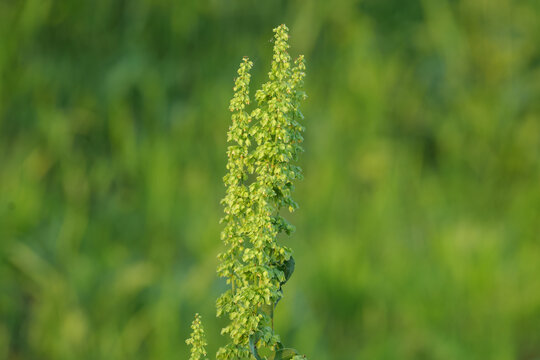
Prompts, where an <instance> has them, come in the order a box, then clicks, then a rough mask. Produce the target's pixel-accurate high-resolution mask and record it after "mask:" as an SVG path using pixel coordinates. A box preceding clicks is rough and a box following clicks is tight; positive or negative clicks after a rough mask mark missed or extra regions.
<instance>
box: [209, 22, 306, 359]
mask: <svg viewBox="0 0 540 360" xmlns="http://www.w3.org/2000/svg"><path fill="white" fill-rule="evenodd" d="M274 32H275V35H274V39H275V42H274V52H273V58H272V64H271V70H270V72H269V73H268V78H269V81H268V82H266V83H265V84H263V86H262V88H261V89H260V90H258V91H257V92H256V94H255V98H256V100H257V105H258V106H257V108H256V109H254V110H253V111H252V112H251V113H248V112H247V110H246V109H247V106H248V105H249V103H250V100H249V81H250V75H249V70H250V69H251V67H252V63H251V62H250V61H249V60H248V59H246V58H245V59H244V61H243V62H242V63H241V65H240V68H239V70H238V75H239V77H238V78H237V79H236V81H235V87H234V91H235V93H234V96H233V99H232V100H231V105H230V110H231V111H232V113H233V114H232V125H231V127H230V128H229V133H228V141H229V142H232V145H231V146H229V148H228V151H227V156H228V163H227V169H228V173H227V175H226V176H225V177H224V182H225V185H226V186H227V193H226V196H225V198H224V199H223V201H222V204H223V205H224V207H225V209H224V211H225V216H224V217H223V219H222V221H223V222H224V223H225V228H224V229H223V232H222V234H221V237H222V240H223V241H224V243H225V246H226V250H225V251H224V252H223V253H222V254H220V255H219V260H220V265H219V266H218V273H219V275H220V276H222V277H225V278H227V282H228V283H229V284H231V288H230V289H229V290H228V291H226V292H225V293H224V294H223V295H222V296H221V297H220V298H219V299H218V301H217V313H218V316H219V315H222V314H226V315H228V318H229V320H230V323H229V325H228V326H226V327H225V328H223V330H222V334H226V335H228V336H229V337H230V339H231V340H230V343H229V344H227V345H226V346H225V347H222V348H221V349H220V350H219V351H218V354H217V359H218V360H233V359H234V360H236V359H256V360H260V359H261V357H260V356H259V355H258V349H259V348H261V347H264V348H267V349H269V350H270V351H272V350H273V351H274V357H275V358H276V359H277V358H282V357H284V356H288V355H285V354H289V355H291V354H292V355H297V354H298V353H297V352H296V351H293V350H292V349H289V348H287V349H285V348H284V347H283V345H282V344H281V340H280V338H279V336H278V335H277V334H275V333H274V309H275V307H276V305H277V303H278V302H279V300H280V299H281V297H282V296H283V291H282V287H283V285H284V284H285V283H286V282H287V280H288V279H289V278H290V276H291V275H292V272H293V270H294V259H293V258H292V250H291V249H290V248H288V247H286V246H282V245H280V244H278V242H277V236H278V235H279V234H280V233H282V232H285V233H286V234H290V233H291V232H292V231H294V227H293V226H292V225H291V224H289V223H288V222H287V220H286V219H285V218H283V217H282V216H281V215H280V210H281V208H283V207H287V208H288V209H289V210H290V211H293V210H295V209H296V208H297V207H298V205H297V204H296V202H295V201H294V200H293V198H292V190H293V188H294V187H293V182H294V180H296V179H300V178H301V177H302V174H301V169H300V167H298V166H296V165H295V164H294V162H295V161H296V160H297V158H298V154H299V153H300V152H302V151H303V149H302V147H301V146H300V143H301V142H302V140H303V138H302V135H301V133H302V131H303V130H304V128H303V127H302V125H301V124H300V121H301V119H302V114H301V112H300V110H299V104H300V101H301V100H303V99H304V98H305V94H304V93H303V90H302V85H303V77H304V70H305V66H304V62H303V57H300V58H299V59H298V60H297V61H296V62H295V63H294V67H292V66H291V57H290V56H289V54H288V52H287V50H288V48H289V44H288V39H289V35H288V29H287V27H286V26H285V25H281V26H279V27H277V28H276V29H274ZM249 175H254V176H252V177H251V178H250V177H249ZM286 351H287V353H286ZM292 355H291V356H292Z"/></svg>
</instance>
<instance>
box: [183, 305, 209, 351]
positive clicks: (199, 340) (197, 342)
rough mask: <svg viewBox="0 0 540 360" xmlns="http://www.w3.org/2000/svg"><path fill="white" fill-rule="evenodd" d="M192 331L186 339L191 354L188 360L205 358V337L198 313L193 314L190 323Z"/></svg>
mask: <svg viewBox="0 0 540 360" xmlns="http://www.w3.org/2000/svg"><path fill="white" fill-rule="evenodd" d="M191 328H192V329H193V332H192V333H191V336H190V337H189V339H187V340H186V344H188V345H191V356H190V357H189V360H201V359H204V360H206V348H205V347H206V345H207V344H206V337H205V335H204V328H203V326H202V324H201V317H200V316H199V314H195V319H194V320H193V322H192V323H191Z"/></svg>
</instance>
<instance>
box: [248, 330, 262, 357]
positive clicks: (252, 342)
mask: <svg viewBox="0 0 540 360" xmlns="http://www.w3.org/2000/svg"><path fill="white" fill-rule="evenodd" d="M259 338H260V334H259V333H255V334H253V335H251V336H250V337H249V350H250V351H251V354H253V356H254V357H255V359H257V360H262V359H261V357H260V356H259V353H258V352H257V342H258V341H259Z"/></svg>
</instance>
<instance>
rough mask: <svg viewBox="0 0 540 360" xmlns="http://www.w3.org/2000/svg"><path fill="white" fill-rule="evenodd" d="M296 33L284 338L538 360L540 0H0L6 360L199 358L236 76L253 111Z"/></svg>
mask: <svg viewBox="0 0 540 360" xmlns="http://www.w3.org/2000/svg"><path fill="white" fill-rule="evenodd" d="M283 22H284V23H286V24H288V25H289V27H290V28H291V32H290V35H291V37H290V44H291V53H293V52H294V53H295V54H296V53H299V54H305V56H306V59H309V64H308V65H309V73H308V74H309V76H308V77H307V78H306V83H305V88H306V91H307V92H308V94H309V98H308V99H307V100H306V101H305V102H304V103H303V105H302V112H303V113H304V115H305V116H306V119H309V123H306V125H307V129H306V132H304V133H303V134H302V135H303V136H304V138H305V140H304V143H303V145H304V147H305V148H306V152H305V153H303V154H302V156H301V157H300V159H299V162H298V165H299V166H301V167H302V169H303V172H304V175H305V179H304V180H303V181H302V183H301V186H297V188H296V190H295V192H294V200H295V201H296V202H298V203H299V204H300V205H301V210H300V211H296V212H295V213H293V214H287V215H286V217H287V219H288V220H289V221H290V222H292V223H294V225H295V226H296V227H297V228H298V231H297V232H296V233H295V234H294V236H291V237H290V238H286V237H284V236H282V235H280V237H279V239H280V240H281V239H284V241H283V243H284V244H286V245H287V246H289V247H291V248H293V249H294V259H295V260H296V264H297V265H298V266H297V269H296V270H295V272H294V275H293V276H292V277H291V278H290V280H289V281H288V282H287V284H286V285H284V286H283V289H284V291H285V296H284V297H282V299H281V300H280V302H279V305H278V307H277V308H276V311H275V314H274V317H275V319H274V320H275V324H274V325H275V331H276V333H278V334H279V335H280V338H281V340H282V341H283V344H284V347H287V346H292V347H295V348H297V349H301V350H302V352H303V353H305V354H308V355H309V356H310V358H314V359H316V360H336V359H340V360H341V359H343V360H348V359H354V360H356V359H370V360H371V359H373V360H385V359H391V360H392V359H400V360H418V359H433V360H455V359H463V360H486V359H495V360H513V359H522V360H523V359H538V358H540V282H539V281H538V274H539V273H540V241H539V235H538V234H540V221H539V218H538V214H539V211H538V209H540V186H539V184H538V179H540V161H539V159H540V116H539V114H540V71H539V65H540V62H539V59H540V45H539V41H538V34H540V1H538V0H519V1H515V0H498V1H486V0H410V1H402V0H385V1H381V0H361V1H357V0H334V1H310V0H307V1H306V0H286V1H285V0H281V1H253V0H249V1H248V0H234V1H205V0H182V1H178V0H159V1H146V0H129V1H125V0H92V1H84V0H82V1H73V0H54V1H52V0H16V1H14V0H12V1H9V0H8V1H0V359H2V360H4V359H8V360H33V359H38V360H73V359H77V360H96V359H111V360H148V359H157V360H172V359H175V360H176V359H188V358H189V351H190V349H189V347H187V346H186V344H185V343H184V341H181V340H179V339H185V338H187V337H188V336H189V333H190V332H191V329H190V328H189V326H187V324H189V323H190V322H191V320H192V316H193V314H194V313H195V312H200V313H201V314H210V315H211V314H212V312H213V311H214V309H215V298H216V297H217V296H219V294H221V293H222V292H223V291H224V290H225V289H226V284H224V283H225V281H224V280H223V279H221V278H219V277H217V276H216V265H217V263H218V261H217V259H216V256H215V254H217V253H220V252H224V251H225V250H226V249H225V247H224V245H223V244H222V243H221V242H220V241H216V239H218V238H219V234H220V232H221V231H222V230H223V226H222V225H220V224H218V222H217V221H216V219H218V218H220V217H221V216H222V214H223V208H222V206H220V204H219V202H218V201H216V199H221V198H222V197H223V196H224V193H225V189H224V187H223V182H222V177H223V175H224V168H225V165H226V161H227V158H226V156H224V151H223V150H224V149H225V147H226V146H227V144H226V137H225V136H224V134H225V132H226V131H227V127H228V126H229V123H230V118H229V116H228V115H229V114H227V112H226V111H224V109H226V108H227V106H228V105H229V100H230V97H231V95H232V86H231V85H232V83H231V75H232V74H233V72H234V71H236V69H237V66H238V60H240V59H239V56H240V57H241V56H242V55H244V54H249V56H250V59H251V60H252V61H253V62H254V67H253V69H252V70H251V74H252V83H254V84H255V83H256V84H257V86H256V87H255V86H253V91H252V92H251V94H252V100H253V103H254V104H251V105H250V106H252V105H255V106H256V99H254V97H253V95H254V94H255V90H257V89H259V84H260V83H263V82H265V81H266V75H267V74H266V73H267V72H268V70H269V69H270V60H271V57H272V55H271V54H272V45H273V43H271V42H269V40H270V39H271V35H270V34H269V31H268V30H269V29H272V28H273V27H275V25H276V24H281V23H283ZM239 54H240V55H239ZM251 109H252V108H250V112H251ZM252 123H253V121H252ZM250 124H251V123H250ZM230 144H231V143H230ZM251 146H252V148H254V146H255V144H252V145H251ZM252 177H255V175H252ZM283 210H286V209H283ZM271 309H272V307H271V306H268V307H265V308H264V309H263V311H265V312H267V313H269V314H270V312H271ZM227 322H228V318H227V316H226V315H223V317H221V318H216V317H215V316H204V327H205V331H206V336H207V340H208V344H209V345H208V346H207V352H208V353H209V354H210V355H211V356H209V357H211V358H213V357H214V355H215V353H216V351H217V350H218V348H219V346H220V345H222V344H224V343H225V341H226V339H229V337H228V336H227V337H225V336H220V335H219V331H220V329H221V328H222V327H224V326H225V325H227ZM259 354H260V355H261V357H263V356H266V357H271V356H272V354H271V352H270V351H267V349H264V348H259Z"/></svg>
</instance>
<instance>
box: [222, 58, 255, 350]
mask: <svg viewBox="0 0 540 360" xmlns="http://www.w3.org/2000/svg"><path fill="white" fill-rule="evenodd" d="M252 66H253V63H252V62H251V61H249V59H248V58H244V59H243V61H242V63H241V64H240V67H239V69H238V78H236V80H235V86H234V92H235V93H234V96H233V98H232V100H231V103H230V106H229V109H230V110H231V112H232V124H231V126H230V128H229V132H228V134H227V141H228V142H231V143H232V145H230V146H229V148H228V150H227V157H228V161H227V169H228V173H227V175H225V177H224V178H223V181H224V183H225V185H226V186H227V193H226V195H225V198H224V199H223V200H222V204H223V205H224V207H225V209H224V212H225V216H224V217H223V219H222V222H224V223H225V228H224V229H223V231H222V233H221V239H222V240H223V242H224V243H225V245H226V246H227V248H226V250H225V252H223V253H221V254H219V255H218V258H219V260H220V265H219V266H218V274H219V275H220V276H222V277H225V278H227V283H229V284H231V289H229V290H228V291H226V292H225V293H224V294H223V295H221V296H220V297H219V299H218V300H217V314H218V316H221V315H222V314H226V315H228V317H229V320H231V323H230V325H229V326H227V327H225V328H224V329H223V330H222V334H228V335H229V336H230V337H231V343H230V344H228V345H227V346H226V347H223V348H221V349H220V350H219V351H218V356H217V357H218V359H243V358H248V357H249V349H248V345H247V340H242V332H241V331H240V330H239V326H238V324H239V323H238V318H239V316H240V315H239V314H241V312H242V307H241V304H240V303H239V301H238V300H237V298H238V295H237V289H238V288H242V287H244V285H245V284H244V283H245V280H244V279H243V277H242V272H243V271H242V260H241V257H242V254H243V251H244V249H245V244H246V243H248V242H249V240H248V237H249V228H248V226H247V223H248V219H247V215H248V214H249V212H250V207H251V200H250V197H249V193H248V188H247V186H246V184H245V183H246V181H247V179H248V174H249V170H250V167H251V165H250V162H249V147H250V145H251V140H250V136H249V132H248V130H249V122H250V121H251V117H250V115H249V114H248V113H247V111H246V107H247V106H248V105H249V103H250V100H249V83H250V78H251V75H250V73H249V71H250V69H251V68H252ZM235 319H236V320H235Z"/></svg>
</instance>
